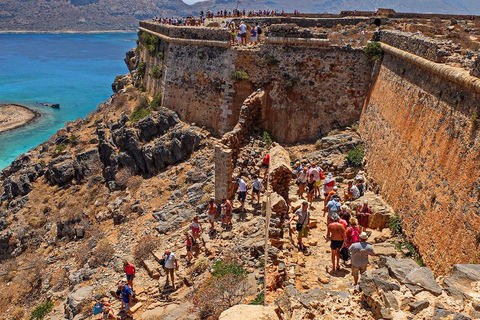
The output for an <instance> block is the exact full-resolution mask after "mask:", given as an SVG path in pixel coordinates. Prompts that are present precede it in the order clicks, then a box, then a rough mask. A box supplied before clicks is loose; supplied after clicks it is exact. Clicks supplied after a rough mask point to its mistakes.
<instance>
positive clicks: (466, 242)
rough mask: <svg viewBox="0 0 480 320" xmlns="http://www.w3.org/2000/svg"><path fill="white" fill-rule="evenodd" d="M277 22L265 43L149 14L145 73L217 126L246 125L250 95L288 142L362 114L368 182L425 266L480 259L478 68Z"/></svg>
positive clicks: (147, 80) (225, 150)
mask: <svg viewBox="0 0 480 320" xmlns="http://www.w3.org/2000/svg"><path fill="white" fill-rule="evenodd" d="M325 21H327V20H325ZM305 23H306V22H305ZM309 23H310V22H309ZM316 23H322V19H320V20H318V21H317V22H316ZM325 23H327V22H325ZM328 23H330V22H328ZM271 29H272V31H270V33H269V34H267V35H268V36H269V38H268V39H266V42H265V43H264V44H263V45H262V46H260V47H259V48H256V49H235V48H232V47H230V45H229V34H228V31H227V30H223V29H219V28H196V27H195V28H193V27H172V26H165V25H158V24H153V23H150V22H142V23H141V25H140V41H141V46H143V47H145V46H146V45H147V44H146V43H145V37H143V36H142V34H148V35H150V36H154V37H156V38H158V43H157V44H156V46H155V47H154V48H153V49H154V50H151V51H152V52H150V53H149V52H148V51H149V50H141V51H140V53H139V54H140V60H141V63H144V64H145V65H144V66H145V70H146V71H145V75H144V77H143V83H144V84H145V85H146V88H147V89H148V90H150V91H151V92H153V93H159V92H161V93H162V95H163V106H165V107H167V108H171V109H173V110H175V111H177V113H178V114H179V116H180V117H181V118H182V119H183V120H186V121H189V122H194V123H196V124H197V125H201V126H206V127H208V128H210V129H211V130H212V131H213V132H214V133H215V134H216V135H218V136H222V135H224V134H226V133H228V132H233V137H234V138H235V137H237V136H238V135H239V134H240V136H241V134H242V130H243V123H244V121H246V120H245V119H249V120H248V121H250V122H251V121H252V119H250V118H248V117H250V116H246V118H244V117H245V110H246V109H245V110H244V112H243V113H242V111H241V110H242V108H249V106H254V110H255V116H254V118H253V121H254V122H255V124H256V125H257V126H258V127H260V128H261V129H263V130H266V131H268V132H269V133H270V134H271V135H272V136H273V137H274V138H275V139H276V140H277V141H279V142H281V143H296V142H300V141H314V140H316V139H317V138H318V137H320V136H321V135H324V134H326V133H328V132H329V131H330V130H332V129H333V128H339V127H342V126H346V125H349V124H351V123H353V122H355V121H358V120H360V132H361V135H362V138H363V140H364V141H365V146H366V148H367V171H368V175H369V177H370V178H371V179H372V181H371V182H372V184H371V185H372V186H373V187H374V188H375V189H376V190H377V191H379V192H380V193H381V194H382V195H383V197H384V198H386V199H388V201H389V203H390V204H391V205H392V207H393V208H394V209H395V210H396V211H397V212H398V213H399V215H400V217H401V219H402V221H403V224H404V227H405V232H406V234H407V236H408V237H409V240H410V241H412V242H413V243H414V244H415V245H416V246H417V247H418V248H419V250H420V252H421V254H422V256H423V257H424V260H425V262H426V263H427V265H428V266H430V267H431V268H432V269H433V270H434V271H436V272H437V273H444V272H446V271H448V270H449V268H450V267H451V266H452V265H453V264H455V263H469V262H474V261H476V260H478V259H480V257H478V243H479V242H478V239H480V232H479V230H480V203H479V200H480V169H479V168H478V165H477V164H478V161H479V160H480V136H479V131H480V125H479V120H478V117H479V115H480V110H479V102H480V99H479V98H480V89H479V88H480V85H479V83H480V79H478V78H476V77H474V76H472V75H470V74H469V73H468V72H466V71H464V70H463V69H457V68H453V67H450V66H447V65H445V64H443V63H444V62H445V59H446V57H448V56H449V55H451V54H453V49H451V51H449V50H450V49H448V46H443V45H442V43H440V42H438V41H436V40H435V41H434V40H428V39H427V38H426V37H421V36H415V35H413V34H409V33H402V32H397V31H382V32H380V33H377V34H376V35H375V36H376V40H378V41H381V42H382V48H383V50H384V58H383V60H382V61H379V62H374V61H372V60H370V59H369V58H368V57H367V56H366V55H365V54H364V53H363V51H362V49H361V48H352V47H350V46H346V45H345V46H339V45H332V44H330V42H329V41H328V39H304V38H299V37H297V38H295V37H288V36H282V35H281V34H282V33H281V27H278V28H277V29H275V28H271ZM154 68H156V69H157V71H159V72H157V73H156V74H155V75H154V74H153V72H152V71H153V69H154ZM258 89H261V92H260V91H259V93H258V94H257V95H255V96H251V99H253V98H254V99H255V100H254V101H255V102H254V103H253V102H252V101H253V100H247V101H250V102H248V103H244V101H245V99H246V98H247V97H249V96H250V95H251V94H252V93H254V92H256V91H257V90H258ZM252 103H253V104H252ZM242 106H243V107H242ZM234 128H236V129H234ZM232 130H233V131H232ZM239 130H240V131H239ZM224 137H226V138H228V137H232V136H231V135H226V136H224ZM231 148H232V146H231V145H228V147H225V146H224V147H221V146H219V148H218V154H217V156H218V157H219V159H221V160H222V161H223V162H222V163H225V168H226V169H225V170H223V169H222V170H223V171H225V172H223V171H222V172H220V171H218V172H217V173H218V174H225V175H227V176H228V175H229V169H228V163H229V162H230V161H232V159H233V158H234V156H235V150H234V149H233V150H232V149H231ZM230 174H231V173H230ZM227 178H229V177H227ZM224 180H225V179H224ZM227 181H228V179H226V180H225V181H224V184H227ZM222 196H223V195H222Z"/></svg>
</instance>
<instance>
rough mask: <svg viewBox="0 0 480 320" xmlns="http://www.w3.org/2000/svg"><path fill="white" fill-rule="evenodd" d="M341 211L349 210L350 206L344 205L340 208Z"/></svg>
mask: <svg viewBox="0 0 480 320" xmlns="http://www.w3.org/2000/svg"><path fill="white" fill-rule="evenodd" d="M340 209H342V210H347V209H348V206H347V205H345V204H344V205H342V206H341V207H340Z"/></svg>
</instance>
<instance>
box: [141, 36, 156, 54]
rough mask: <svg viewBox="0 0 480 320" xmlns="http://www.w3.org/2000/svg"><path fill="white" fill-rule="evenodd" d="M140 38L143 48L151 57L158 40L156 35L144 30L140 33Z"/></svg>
mask: <svg viewBox="0 0 480 320" xmlns="http://www.w3.org/2000/svg"><path fill="white" fill-rule="evenodd" d="M142 40H143V44H144V45H145V48H146V49H147V51H148V54H149V55H150V56H152V57H153V56H155V51H156V50H157V45H158V44H159V42H160V41H159V39H158V37H156V36H154V35H151V34H149V33H146V32H144V33H142Z"/></svg>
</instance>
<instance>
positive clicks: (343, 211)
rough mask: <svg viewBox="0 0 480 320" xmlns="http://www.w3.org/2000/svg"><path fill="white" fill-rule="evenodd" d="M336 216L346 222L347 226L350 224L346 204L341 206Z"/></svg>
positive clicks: (348, 210)
mask: <svg viewBox="0 0 480 320" xmlns="http://www.w3.org/2000/svg"><path fill="white" fill-rule="evenodd" d="M338 215H339V216H340V219H343V220H345V221H346V222H347V225H349V224H350V217H351V215H350V208H349V207H348V206H347V205H346V204H342V206H341V207H340V212H339V213H338Z"/></svg>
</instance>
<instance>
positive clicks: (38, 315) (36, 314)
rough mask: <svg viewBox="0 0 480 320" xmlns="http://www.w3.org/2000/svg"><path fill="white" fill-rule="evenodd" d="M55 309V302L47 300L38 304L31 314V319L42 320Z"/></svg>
mask: <svg viewBox="0 0 480 320" xmlns="http://www.w3.org/2000/svg"><path fill="white" fill-rule="evenodd" d="M52 309H53V302H52V301H50V300H47V301H45V302H44V303H42V304H41V305H39V306H37V307H36V308H35V310H33V311H32V313H31V314H30V320H35V319H38V320H42V319H43V318H45V316H46V315H47V314H48V313H49V312H50V311H52Z"/></svg>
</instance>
